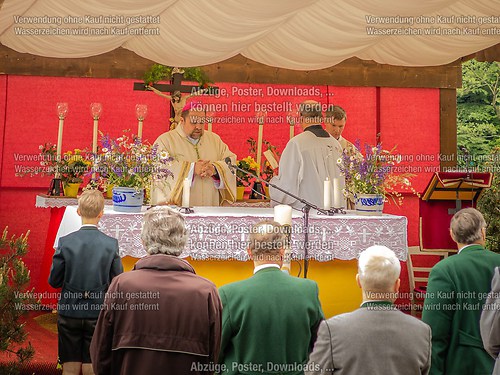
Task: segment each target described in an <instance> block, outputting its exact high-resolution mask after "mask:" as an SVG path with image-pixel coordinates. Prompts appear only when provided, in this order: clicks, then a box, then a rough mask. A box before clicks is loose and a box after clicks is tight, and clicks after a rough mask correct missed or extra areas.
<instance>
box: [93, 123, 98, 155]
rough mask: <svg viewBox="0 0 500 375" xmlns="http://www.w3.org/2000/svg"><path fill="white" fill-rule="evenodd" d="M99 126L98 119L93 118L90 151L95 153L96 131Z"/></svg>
mask: <svg viewBox="0 0 500 375" xmlns="http://www.w3.org/2000/svg"><path fill="white" fill-rule="evenodd" d="M98 128H99V120H98V119H96V118H94V129H93V132H92V152H93V153H94V154H97V131H98Z"/></svg>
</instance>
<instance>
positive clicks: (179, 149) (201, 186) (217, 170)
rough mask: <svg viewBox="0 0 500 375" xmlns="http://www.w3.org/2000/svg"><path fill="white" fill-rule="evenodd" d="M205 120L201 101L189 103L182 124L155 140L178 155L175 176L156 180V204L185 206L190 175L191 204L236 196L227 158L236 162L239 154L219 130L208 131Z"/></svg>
mask: <svg viewBox="0 0 500 375" xmlns="http://www.w3.org/2000/svg"><path fill="white" fill-rule="evenodd" d="M204 122H205V121H204V112H203V111H202V108H201V104H200V103H188V104H187V105H186V107H185V109H184V110H183V111H182V114H181V120H180V122H179V125H178V126H177V127H176V128H175V129H173V130H170V131H169V132H166V133H163V134H162V135H160V136H159V137H158V139H157V140H156V141H155V144H158V153H160V152H161V151H167V152H168V153H169V154H170V156H172V157H173V158H174V161H173V162H172V166H171V170H172V172H173V174H174V180H173V182H172V181H170V180H169V181H168V183H167V184H166V183H165V182H161V181H160V182H156V183H154V184H153V187H152V192H151V197H152V199H151V202H152V204H155V205H159V204H175V205H178V206H181V204H182V191H183V185H184V180H185V179H186V178H187V179H188V180H189V181H190V182H191V190H190V202H189V205H190V206H191V207H193V206H219V205H222V204H223V203H224V202H225V201H227V202H230V203H232V202H234V201H235V200H236V199H235V197H236V177H235V175H233V174H232V173H231V171H230V170H229V168H228V166H227V164H226V162H225V159H226V158H227V157H229V158H230V159H231V163H232V164H234V163H235V161H236V155H235V154H233V153H232V152H231V151H230V150H229V148H228V147H227V145H226V144H225V143H224V142H223V141H222V140H221V138H220V137H219V136H218V135H217V134H215V133H212V132H208V131H204Z"/></svg>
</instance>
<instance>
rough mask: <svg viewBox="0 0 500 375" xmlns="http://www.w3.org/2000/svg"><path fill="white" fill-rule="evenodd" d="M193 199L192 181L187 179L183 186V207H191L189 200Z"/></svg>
mask: <svg viewBox="0 0 500 375" xmlns="http://www.w3.org/2000/svg"><path fill="white" fill-rule="evenodd" d="M190 198H191V181H190V180H189V178H185V179H184V182H183V184H182V207H189V200H190Z"/></svg>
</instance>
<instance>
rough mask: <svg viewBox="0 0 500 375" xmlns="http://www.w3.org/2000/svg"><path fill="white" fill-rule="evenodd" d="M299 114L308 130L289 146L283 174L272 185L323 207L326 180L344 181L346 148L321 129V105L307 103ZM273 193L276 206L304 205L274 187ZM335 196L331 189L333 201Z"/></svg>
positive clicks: (302, 125)
mask: <svg viewBox="0 0 500 375" xmlns="http://www.w3.org/2000/svg"><path fill="white" fill-rule="evenodd" d="M299 111H300V126H301V127H302V130H304V131H303V132H302V133H301V134H299V135H296V136H295V137H293V138H292V139H291V140H290V141H289V142H288V143H287V145H286V147H285V149H284V150H283V153H282V155H281V158H280V164H279V174H278V176H275V177H273V178H272V180H271V183H273V184H275V185H277V186H279V187H281V188H282V189H285V190H286V191H288V192H290V193H292V194H293V195H296V196H298V197H299V198H302V199H305V200H306V201H308V202H309V203H312V204H314V205H316V206H318V207H323V203H324V202H323V199H324V194H323V193H324V191H323V189H324V186H325V185H324V182H325V180H326V179H327V178H328V179H329V180H330V181H333V179H334V178H339V179H340V181H344V178H343V177H341V175H340V169H339V168H338V166H337V160H338V159H339V158H340V156H341V155H342V146H341V145H340V143H339V142H338V141H337V140H336V139H334V138H333V137H331V136H330V134H328V132H327V131H326V130H325V129H323V127H322V126H321V123H322V122H323V112H322V107H321V104H320V103H318V102H316V101H314V100H306V101H305V102H303V103H301V104H300V107H299ZM341 185H342V186H340V189H343V182H342V184H341ZM269 194H270V198H271V204H273V205H275V204H288V205H290V206H293V207H295V208H302V206H303V204H302V203H301V202H299V201H298V200H296V199H294V198H292V197H290V196H288V195H286V194H285V193H283V192H281V191H279V190H278V189H275V188H273V187H272V186H271V187H270V188H269ZM333 196H334V191H333V189H330V202H333V201H334V199H333ZM344 207H345V204H344ZM328 208H330V207H328Z"/></svg>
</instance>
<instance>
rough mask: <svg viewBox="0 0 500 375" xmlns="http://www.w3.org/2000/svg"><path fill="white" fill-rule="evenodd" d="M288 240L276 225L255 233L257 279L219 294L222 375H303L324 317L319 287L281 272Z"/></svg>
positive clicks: (250, 252)
mask: <svg viewBox="0 0 500 375" xmlns="http://www.w3.org/2000/svg"><path fill="white" fill-rule="evenodd" d="M285 238H286V237H285V233H284V228H283V227H282V226H281V225H280V224H279V223H277V222H275V221H262V222H259V223H258V224H256V225H255V226H254V227H252V229H251V232H250V238H249V240H250V242H249V247H248V255H249V256H250V258H251V259H252V260H253V262H254V266H255V268H254V275H253V276H252V277H251V278H249V279H247V280H243V281H238V282H235V283H232V284H227V285H225V286H223V287H221V288H220V290H219V292H220V296H221V300H222V305H223V307H224V308H223V310H222V339H221V352H220V364H221V366H222V368H221V373H223V374H257V373H264V374H278V373H279V374H285V373H286V374H303V371H304V367H305V365H306V364H307V358H308V356H309V352H310V350H311V349H312V345H313V343H314V340H315V338H316V330H317V328H318V325H319V323H320V322H321V320H322V319H323V312H322V310H321V305H320V302H319V298H318V285H317V284H316V282H314V281H312V280H307V279H299V278H297V277H293V276H290V275H288V274H286V273H284V272H282V271H280V268H281V265H282V263H283V256H284V244H285Z"/></svg>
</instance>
